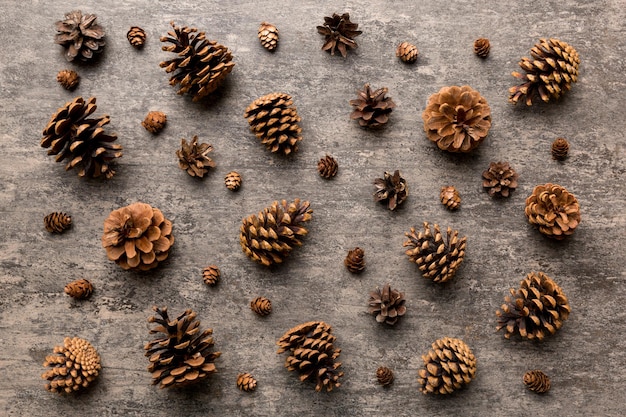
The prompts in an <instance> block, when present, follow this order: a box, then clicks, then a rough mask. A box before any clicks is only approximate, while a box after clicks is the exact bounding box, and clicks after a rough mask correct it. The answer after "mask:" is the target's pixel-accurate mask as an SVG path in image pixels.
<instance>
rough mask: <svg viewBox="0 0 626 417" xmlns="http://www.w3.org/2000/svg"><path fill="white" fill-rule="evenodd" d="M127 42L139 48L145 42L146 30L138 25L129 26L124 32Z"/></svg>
mask: <svg viewBox="0 0 626 417" xmlns="http://www.w3.org/2000/svg"><path fill="white" fill-rule="evenodd" d="M126 38H127V39H128V42H130V44H131V45H132V46H134V47H135V48H141V47H142V46H143V45H144V43H145V42H146V31H145V30H143V29H142V28H140V27H139V26H131V27H130V29H129V30H128V32H127V33H126Z"/></svg>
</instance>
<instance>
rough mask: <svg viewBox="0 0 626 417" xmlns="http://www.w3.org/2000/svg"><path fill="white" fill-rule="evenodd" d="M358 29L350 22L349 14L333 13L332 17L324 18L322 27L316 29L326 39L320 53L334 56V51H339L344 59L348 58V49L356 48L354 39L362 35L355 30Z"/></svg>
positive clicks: (356, 25)
mask: <svg viewBox="0 0 626 417" xmlns="http://www.w3.org/2000/svg"><path fill="white" fill-rule="evenodd" d="M358 27H359V24H358V23H353V22H351V21H350V14H349V13H344V14H342V15H338V14H337V13H333V15H332V16H326V17H324V25H323V26H318V27H317V32H318V33H319V34H321V35H324V36H325V37H326V40H325V42H324V45H322V51H330V54H331V55H335V51H336V50H339V53H341V56H343V57H344V58H345V57H346V56H348V49H352V48H356V47H357V46H358V45H357V43H356V42H355V41H354V38H356V37H357V36H359V35H360V34H361V33H363V32H361V31H360V30H357V28H358Z"/></svg>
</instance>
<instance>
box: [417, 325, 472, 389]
mask: <svg viewBox="0 0 626 417" xmlns="http://www.w3.org/2000/svg"><path fill="white" fill-rule="evenodd" d="M422 360H423V361H424V368H423V369H421V370H420V371H419V372H418V375H419V379H418V383H419V384H420V391H421V392H422V393H424V394H450V393H452V392H453V391H455V390H457V389H459V388H462V387H464V386H465V385H467V384H469V383H470V382H471V381H472V379H473V378H474V375H476V357H475V356H474V354H473V353H472V351H471V349H470V348H469V346H467V345H466V344H465V342H463V341H462V340H461V339H453V338H450V337H444V338H443V339H439V340H436V341H435V343H433V344H432V349H431V350H429V351H428V353H427V354H426V355H422Z"/></svg>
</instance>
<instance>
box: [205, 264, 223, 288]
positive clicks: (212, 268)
mask: <svg viewBox="0 0 626 417" xmlns="http://www.w3.org/2000/svg"><path fill="white" fill-rule="evenodd" d="M221 276H222V273H221V272H220V269H219V268H218V267H217V266H216V265H209V266H207V267H205V268H204V269H203V270H202V280H203V281H204V283H205V284H206V285H210V286H211V287H214V286H215V285H217V283H218V282H219V280H220V277H221Z"/></svg>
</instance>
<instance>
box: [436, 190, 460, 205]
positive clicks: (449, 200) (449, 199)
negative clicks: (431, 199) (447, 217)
mask: <svg viewBox="0 0 626 417" xmlns="http://www.w3.org/2000/svg"><path fill="white" fill-rule="evenodd" d="M439 198H441V204H443V205H444V206H446V207H447V208H448V209H450V210H456V209H458V208H459V207H460V206H461V196H460V195H459V192H458V191H457V189H456V188H454V186H452V185H448V186H446V187H442V188H441V192H440V193H439Z"/></svg>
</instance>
